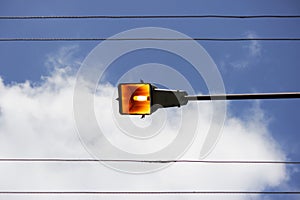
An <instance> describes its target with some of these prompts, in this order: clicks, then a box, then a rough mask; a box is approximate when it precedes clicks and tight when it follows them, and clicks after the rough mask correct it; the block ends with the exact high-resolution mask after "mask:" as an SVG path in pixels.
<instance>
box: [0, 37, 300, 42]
mask: <svg viewBox="0 0 300 200" xmlns="http://www.w3.org/2000/svg"><path fill="white" fill-rule="evenodd" d="M104 40H107V41H147V40H152V41H190V40H196V41H214V42H242V41H300V38H297V37H296V38H289V37H285V38H284V37H283V38H204V37H203V38H199V37H197V38H92V37H88V38H69V37H67V38H0V42H22V41H23V42H26V41H31V42H33V41H37V42H38V41H40V42H42V41H79V42H80V41H104Z"/></svg>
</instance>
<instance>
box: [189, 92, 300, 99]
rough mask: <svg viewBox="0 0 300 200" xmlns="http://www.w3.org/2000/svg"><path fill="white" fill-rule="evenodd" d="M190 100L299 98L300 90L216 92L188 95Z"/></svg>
mask: <svg viewBox="0 0 300 200" xmlns="http://www.w3.org/2000/svg"><path fill="white" fill-rule="evenodd" d="M185 98H187V100H188V101H209V100H211V101H214V100H254V99H297V98H300V92H285V93H253V94H214V95H198V96H186V97H185Z"/></svg>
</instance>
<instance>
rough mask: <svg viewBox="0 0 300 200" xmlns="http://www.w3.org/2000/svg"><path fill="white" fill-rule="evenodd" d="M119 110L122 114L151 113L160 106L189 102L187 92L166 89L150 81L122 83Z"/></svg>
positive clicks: (179, 104) (119, 87)
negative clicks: (159, 87)
mask: <svg viewBox="0 0 300 200" xmlns="http://www.w3.org/2000/svg"><path fill="white" fill-rule="evenodd" d="M118 93H119V98H118V100H119V112H120V114H122V115H150V114H152V113H153V112H155V111H156V110H157V109H159V108H166V107H174V106H178V107H180V106H181V105H185V104H187V102H188V100H187V99H186V96H187V93H186V92H185V91H179V90H164V89H158V88H157V87H155V86H153V85H151V84H149V83H122V84H119V86H118Z"/></svg>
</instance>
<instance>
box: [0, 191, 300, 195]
mask: <svg viewBox="0 0 300 200" xmlns="http://www.w3.org/2000/svg"><path fill="white" fill-rule="evenodd" d="M0 194H2V195H3V194H9V195H18V194H21V195H195V194H202V195H203V194H204V195H208V194H214V195H216V194H219V195H222V194H235V195H258V194H265V195H299V194H300V191H0Z"/></svg>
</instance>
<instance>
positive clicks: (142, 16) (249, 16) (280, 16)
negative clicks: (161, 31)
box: [0, 15, 300, 20]
mask: <svg viewBox="0 0 300 200" xmlns="http://www.w3.org/2000/svg"><path fill="white" fill-rule="evenodd" d="M180 18H183V19H186V18H224V19H259V18H277V19H278V18H279V19H291V18H300V15H71V16H69V15H52V16H0V19H1V20H13V19H17V20H23V19H25V20H31V19H180Z"/></svg>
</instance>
